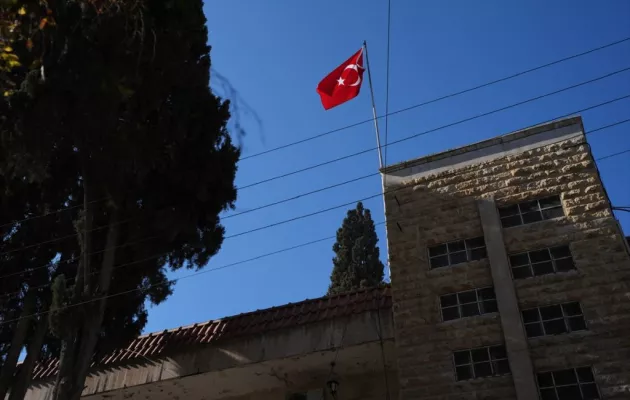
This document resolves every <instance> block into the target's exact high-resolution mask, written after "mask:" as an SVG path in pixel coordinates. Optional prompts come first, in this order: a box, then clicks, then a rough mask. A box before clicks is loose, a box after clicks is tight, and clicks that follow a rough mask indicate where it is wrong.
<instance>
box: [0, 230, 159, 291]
mask: <svg viewBox="0 0 630 400" xmlns="http://www.w3.org/2000/svg"><path fill="white" fill-rule="evenodd" d="M158 237H160V236H158V235H155V236H149V237H146V238H143V239H138V240H134V241H132V242H125V243H123V244H119V245H116V246H111V247H106V248H104V249H102V250H97V251H93V252H91V253H88V255H89V256H93V255H95V254H100V253H104V252H106V251H107V250H114V249H118V248H121V247H126V246H131V245H133V244H138V243H142V242H146V241H149V240H153V239H157V238H158ZM81 257H84V254H80V255H79V256H76V257H72V258H69V259H67V260H63V261H59V262H56V263H46V264H44V265H41V266H39V267H34V268H29V269H28V270H26V271H20V272H13V273H10V274H6V275H1V276H0V279H4V278H10V277H12V276H16V275H25V274H27V273H30V272H33V271H37V270H40V269H44V268H52V267H57V266H59V265H61V264H69V263H71V262H73V261H78V260H79V259H80V258H81ZM0 297H1V296H0Z"/></svg>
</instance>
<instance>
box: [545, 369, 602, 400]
mask: <svg viewBox="0 0 630 400" xmlns="http://www.w3.org/2000/svg"><path fill="white" fill-rule="evenodd" d="M585 368H588V369H589V370H590V374H591V375H592V376H593V380H592V381H589V382H581V381H580V375H579V374H578V372H577V370H578V369H585ZM564 371H573V374H574V376H575V377H576V383H575V384H569V385H556V382H555V381H556V379H555V377H554V373H557V372H564ZM542 374H551V379H552V386H543V387H541V386H540V380H539V375H542ZM582 385H594V386H595V390H597V395H598V397H597V399H598V400H601V399H602V392H601V390H599V385H598V384H597V377H596V376H595V372H594V371H593V366H592V365H583V366H580V367H573V368H561V369H555V370H544V371H540V372H536V386H537V387H538V396H539V397H540V398H541V399H542V390H544V389H553V390H554V393H555V394H556V398H559V396H558V390H557V388H558V387H569V386H577V387H578V389H579V391H580V397H581V398H582V399H584V392H583V391H582ZM576 400H580V399H576Z"/></svg>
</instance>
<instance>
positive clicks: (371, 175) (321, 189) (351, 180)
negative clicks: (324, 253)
mask: <svg viewBox="0 0 630 400" xmlns="http://www.w3.org/2000/svg"><path fill="white" fill-rule="evenodd" d="M578 112H582V111H578ZM627 122H630V118H629V119H625V120H622V121H618V122H615V123H612V124H610V125H606V126H602V127H599V128H597V129H593V130H591V131H588V132H584V134H585V135H590V134H592V133H595V132H597V131H600V130H604V129H607V128H611V127H613V126H617V125H621V124H625V123H627ZM379 175H380V172H375V173H372V174H367V175H363V176H359V177H357V178H353V179H349V180H347V181H343V182H339V183H335V184H332V185H328V186H325V187H322V188H319V189H315V190H311V191H309V192H305V193H301V194H298V195H295V196H291V197H287V198H285V199H282V200H278V201H274V202H272V203H267V204H264V205H262V206H258V207H255V208H252V209H249V210H246V211H241V212H238V213H234V214H229V215H227V216H225V217H223V218H222V219H227V218H232V217H237V216H239V215H242V214H247V213H251V212H254V211H258V210H262V209H265V208H268V207H273V206H276V205H279V204H283V203H287V202H290V201H293V200H297V199H300V198H303V197H306V196H310V195H312V194H316V193H320V192H324V191H326V190H330V189H334V188H336V187H340V186H344V185H347V184H350V183H354V182H358V181H360V180H363V179H367V178H372V177H376V176H379Z"/></svg>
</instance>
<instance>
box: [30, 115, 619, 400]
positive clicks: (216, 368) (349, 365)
mask: <svg viewBox="0 0 630 400" xmlns="http://www.w3.org/2000/svg"><path fill="white" fill-rule="evenodd" d="M382 172H383V173H384V174H385V176H386V179H385V182H386V184H387V185H386V204H385V206H386V217H387V233H388V244H389V253H390V254H389V258H390V267H391V275H392V285H391V287H384V288H375V289H368V290H362V291H358V292H353V293H346V294H341V295H337V296H331V297H323V298H320V299H313V300H307V301H304V302H300V303H294V304H287V305H284V306H280V307H274V308H271V309H266V310H259V311H256V312H252V313H247V314H242V315H238V316H233V317H228V318H224V319H221V320H215V321H208V322H205V323H201V324H196V325H193V326H188V327H180V328H176V329H172V330H168V331H164V332H158V333H154V334H150V335H145V336H142V337H140V338H138V339H136V340H134V341H133V342H132V343H130V344H129V346H127V347H126V348H121V349H119V350H116V351H114V352H113V353H111V354H108V355H106V356H105V357H103V358H101V359H99V360H97V361H96V362H95V363H94V365H93V368H92V370H91V371H90V375H89V377H88V379H87V382H86V387H85V389H84V391H83V396H84V397H86V398H89V399H94V400H116V399H141V400H153V399H155V400H167V399H180V400H184V399H186V400H188V399H190V400H213V399H225V400H254V399H255V400H283V399H287V400H330V399H335V400H397V399H400V400H412V399H413V400H534V399H542V400H579V399H610V400H615V399H630V252H629V247H628V242H627V241H626V240H624V236H623V234H622V232H621V228H620V226H619V224H618V223H617V221H616V220H615V218H614V216H613V214H612V211H611V206H610V203H609V199H608V197H607V195H606V191H605V189H604V187H603V185H602V182H601V180H600V177H599V174H598V171H597V167H596V165H595V162H594V160H593V157H592V155H591V152H590V149H589V146H588V143H587V142H586V138H585V135H584V129H583V126H582V120H581V118H579V117H575V118H567V119H563V120H560V121H556V122H553V123H549V124H545V125H541V126H535V127H531V128H527V129H524V130H521V131H518V132H514V133H510V134H508V135H504V136H500V137H497V138H494V139H490V140H486V141H483V142H480V143H477V144H474V145H470V146H465V147H462V148H458V149H455V150H451V151H446V152H443V153H439V154H434V155H431V156H428V157H423V158H419V159H416V160H412V161H408V162H404V163H401V164H398V165H394V166H390V167H387V168H385V169H383V170H382ZM56 368H57V362H56V361H55V360H49V361H48V362H45V363H41V364H40V365H38V367H37V369H36V371H35V377H34V378H35V379H34V382H33V384H32V386H31V388H30V390H29V392H28V395H27V399H28V400H46V399H49V398H50V394H51V388H52V379H53V377H54V375H55V373H56ZM328 382H338V383H339V387H338V391H337V393H336V396H334V397H333V396H332V393H331V391H330V390H329V389H330V387H328V385H327V383H328Z"/></svg>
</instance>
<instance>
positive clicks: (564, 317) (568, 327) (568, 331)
mask: <svg viewBox="0 0 630 400" xmlns="http://www.w3.org/2000/svg"><path fill="white" fill-rule="evenodd" d="M570 304H577V305H578V306H579V307H580V314H576V315H567V313H566V312H565V310H564V306H567V305H570ZM554 306H557V307H560V311H561V312H562V317H558V318H550V319H543V316H542V313H541V311H540V309H541V308H545V307H554ZM531 310H536V311H537V312H538V320H537V321H534V322H525V317H524V313H525V312H526V311H531ZM577 317H582V321H583V322H584V329H578V330H572V329H571V324H570V323H569V320H571V319H572V318H577ZM521 319H522V321H523V328H524V329H525V335H526V336H527V338H528V339H534V338H541V337H545V336H558V335H569V334H571V333H574V332H584V331H588V330H589V329H588V324H587V322H586V317H585V316H584V308H583V307H582V304H580V302H579V301H569V302H566V303H555V304H546V305H543V306H537V307H531V308H527V309H524V310H521ZM560 320H562V322H564V327H565V329H566V332H562V333H547V332H546V331H547V329H546V328H545V322H551V321H560ZM536 324H537V325H539V326H540V327H541V328H542V333H543V334H542V335H538V336H529V335H528V334H527V326H528V325H536Z"/></svg>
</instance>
